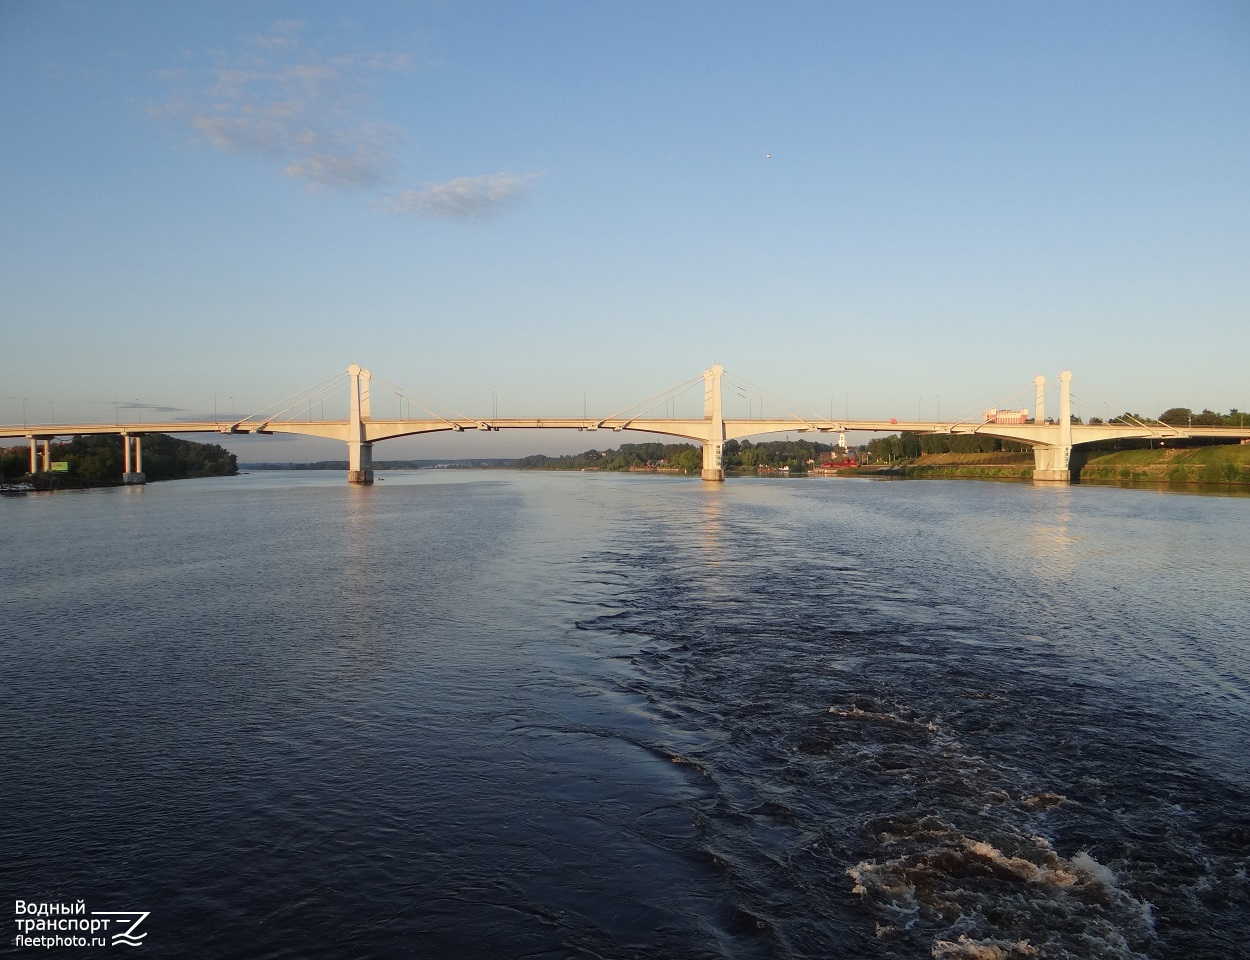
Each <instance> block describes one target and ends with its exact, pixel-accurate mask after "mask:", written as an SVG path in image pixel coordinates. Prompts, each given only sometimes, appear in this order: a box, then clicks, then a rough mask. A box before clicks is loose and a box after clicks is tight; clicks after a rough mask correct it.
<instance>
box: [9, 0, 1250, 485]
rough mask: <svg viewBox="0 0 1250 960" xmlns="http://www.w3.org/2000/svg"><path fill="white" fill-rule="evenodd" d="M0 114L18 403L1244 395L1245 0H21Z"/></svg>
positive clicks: (573, 440)
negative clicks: (719, 369)
mask: <svg viewBox="0 0 1250 960" xmlns="http://www.w3.org/2000/svg"><path fill="white" fill-rule="evenodd" d="M0 129H2V130H3V131H4V135H3V137H0V183H2V184H3V186H2V187H0V224H3V229H0V328H2V329H3V344H4V346H3V350H0V380H2V381H3V382H2V383H0V423H21V422H23V419H22V418H23V416H25V418H26V420H27V421H29V422H35V421H40V422H42V421H48V420H52V421H54V422H62V423H64V422H71V421H86V422H106V421H109V420H111V419H113V418H114V417H115V416H117V415H118V414H117V412H116V410H115V405H116V406H117V407H120V408H121V413H120V415H121V416H122V417H123V419H124V418H126V417H127V416H130V417H131V418H132V419H133V418H135V417H141V418H147V419H180V418H200V417H208V416H211V414H212V413H213V411H214V409H216V410H217V412H218V413H219V414H220V415H222V416H224V415H225V414H226V412H227V411H229V410H231V409H233V410H234V411H236V412H237V414H238V415H240V416H242V414H243V413H244V412H250V411H255V410H260V409H263V408H266V407H269V406H270V405H271V404H274V403H276V402H277V401H280V400H282V399H283V398H286V397H288V396H291V395H294V394H297V393H298V392H299V391H301V390H302V389H304V388H306V387H308V386H310V385H312V384H315V383H318V382H320V381H322V380H325V379H326V378H328V377H331V376H333V375H335V374H336V373H338V372H340V371H343V370H344V369H345V368H346V367H347V365H348V364H349V363H351V362H353V361H354V362H359V363H361V364H362V365H363V366H365V367H366V368H368V369H370V370H371V371H372V372H373V374H374V375H375V377H376V378H378V382H379V384H380V383H381V381H382V380H385V381H387V382H389V383H392V384H397V385H399V386H401V387H403V388H404V389H405V390H406V391H407V392H408V395H409V396H410V397H416V398H425V400H427V401H428V402H429V403H430V404H431V405H434V404H436V405H437V407H438V409H440V410H444V411H455V412H458V413H462V414H464V415H467V416H488V415H490V414H491V413H492V412H493V411H495V410H497V411H498V415H499V416H501V417H509V416H516V417H521V416H579V415H580V414H581V412H582V409H583V406H585V408H586V409H587V410H588V411H589V413H590V414H592V415H595V414H598V415H600V416H607V415H609V414H612V413H615V412H616V411H618V410H620V409H622V408H624V407H627V406H629V405H630V404H633V403H635V402H636V401H639V400H642V399H643V398H646V397H650V396H652V395H653V394H657V393H660V392H661V391H664V390H665V389H666V388H668V387H670V386H671V385H673V384H677V383H679V382H682V381H685V380H687V379H689V378H691V377H695V376H697V375H698V374H699V373H701V372H702V371H703V370H704V369H706V368H707V367H708V366H709V365H711V364H712V363H715V362H720V363H723V364H724V366H725V368H726V370H727V371H728V372H729V373H730V374H731V375H733V376H735V377H737V378H739V379H740V380H741V381H746V382H749V383H751V384H754V385H757V386H758V387H759V388H760V389H761V391H762V392H766V394H767V396H768V397H769V399H768V400H767V401H766V404H767V405H766V407H765V410H766V412H769V413H772V412H775V411H776V409H777V407H776V406H774V404H775V403H777V400H776V398H778V397H779V398H783V399H784V401H785V402H786V405H787V406H788V407H789V408H790V409H792V410H794V411H797V412H799V413H802V414H805V415H809V416H821V415H823V416H828V415H830V414H831V413H832V414H834V415H837V416H843V415H849V416H850V417H853V418H888V417H891V416H893V417H898V418H900V419H903V418H908V419H910V418H911V417H913V416H921V417H923V418H925V419H936V418H939V417H940V418H944V419H956V418H963V417H966V416H973V415H976V414H979V411H980V410H982V409H984V408H986V407H989V406H1019V405H1022V404H1031V390H1032V388H1031V381H1032V379H1033V377H1034V376H1035V375H1037V374H1039V373H1041V374H1043V375H1045V376H1047V377H1048V378H1049V379H1050V380H1051V381H1052V382H1054V381H1055V380H1056V379H1057V377H1058V374H1059V372H1060V371H1061V370H1063V369H1070V370H1072V371H1073V374H1074V377H1075V380H1074V384H1073V398H1074V408H1075V412H1077V413H1078V414H1081V415H1083V416H1085V417H1087V418H1088V417H1090V416H1108V415H1111V416H1114V415H1116V414H1118V413H1120V412H1123V411H1125V410H1131V411H1134V412H1140V413H1145V414H1158V413H1160V412H1162V410H1164V409H1165V408H1167V407H1171V406H1190V407H1193V408H1195V409H1202V408H1204V407H1210V408H1212V409H1215V410H1218V411H1221V412H1223V411H1227V410H1228V409H1230V408H1237V409H1242V410H1244V409H1248V408H1250V376H1247V368H1248V366H1250V364H1248V363H1247V358H1248V356H1250V350H1248V348H1250V323H1248V321H1250V5H1247V4H1246V3H1244V2H1243V0H1227V2H1222V0H1194V2H1186V3H1175V2H1167V3H1156V2H1151V0H1131V2H1118V0H1106V2H1100V3H1088V2H1073V3H1067V2H1053V3H1045V4H1023V3H1001V2H960V0H950V2H929V0H923V2H921V0H915V2H912V0H882V2H874V3H868V2H828V0H825V2H813V3H806V2H780V3H767V4H766V3H735V2H696V0H691V2H682V3H651V2H646V0H640V2H632V3H628V4H623V3H608V2H572V0H566V2H546V0H526V2H521V0H516V2H506V3H505V2H475V3H455V2H403V3H399V2H394V3H392V2H364V3H353V4H343V3H341V2H335V3H328V2H315V0H314V2H298V3H295V2H283V0H256V2H234V0H225V2H215V3H212V4H200V3H181V2H157V0H143V2H123V0H99V2H61V0H0ZM344 382H345V381H344ZM696 393H697V392H696ZM731 393H732V392H731ZM692 398H693V399H692ZM680 402H681V403H685V404H693V406H690V407H689V408H688V409H687V408H685V407H683V408H681V409H678V407H677V406H674V407H673V410H674V412H681V413H686V412H701V410H699V409H697V408H699V407H700V406H701V397H699V396H697V395H695V394H687V395H686V396H685V398H684V399H683V400H682V401H680ZM753 402H754V401H751V400H749V399H744V398H743V397H741V396H738V395H736V394H734V395H729V396H727V398H726V404H727V412H728V413H729V414H731V415H738V414H740V415H745V414H746V413H747V411H748V407H749V406H750V405H751V404H752V403H753ZM401 403H402V402H401V401H400V400H398V399H396V398H395V397H393V396H392V395H390V394H389V393H386V392H385V389H384V388H382V387H380V386H379V387H377V388H375V396H374V406H375V411H377V412H379V413H382V414H388V415H391V414H398V413H399V412H401V411H405V412H406V411H407V410H409V409H412V407H411V405H409V406H408V407H404V406H402V405H401ZM1048 403H1050V404H1054V403H1057V400H1056V399H1054V398H1052V399H1050V400H1048ZM392 406H393V408H394V409H393V410H392V409H391V407H392ZM738 407H741V408H742V409H741V411H739V410H738ZM1051 409H1057V407H1051ZM316 412H317V414H318V415H320V410H318V411H316ZM660 412H663V411H660ZM755 412H758V411H755ZM327 415H329V414H328V412H327ZM201 439H203V438H201ZM645 439H647V438H646V437H644V436H640V435H629V434H625V435H612V436H611V437H609V438H608V439H607V440H606V441H603V442H601V443H600V444H599V445H601V446H602V445H605V444H609V443H610V444H612V445H614V444H615V443H617V442H620V441H621V440H624V441H625V442H629V441H631V440H635V441H639V440H645ZM774 439H777V438H774ZM223 443H224V445H226V446H228V447H230V448H231V449H233V450H235V451H236V452H240V453H241V454H243V456H245V457H246V458H247V459H249V460H265V459H272V460H298V459H320V458H322V457H334V458H343V457H345V456H346V453H345V451H344V450H343V449H342V445H341V444H336V443H331V442H328V441H322V442H315V441H306V440H292V439H288V440H280V439H276V438H275V439H263V438H262V439H253V440H250V441H233V440H232V441H229V442H224V441H223ZM594 445H595V444H593V443H591V442H589V441H588V440H587V438H586V437H584V436H582V435H580V434H577V433H575V432H573V433H564V432H558V433H557V432H542V433H530V432H525V433H502V434H489V435H482V434H477V435H472V436H471V435H465V434H454V435H453V434H438V435H434V436H428V437H424V438H420V439H409V440H397V441H389V442H386V443H383V444H380V445H378V446H377V447H376V448H375V450H374V456H375V459H381V460H385V459H398V458H402V457H426V456H428V457H433V458H440V457H453V456H470V457H476V456H483V457H484V456H514V455H520V454H525V453H536V452H544V453H560V452H571V451H577V450H582V449H586V448H588V447H590V446H594Z"/></svg>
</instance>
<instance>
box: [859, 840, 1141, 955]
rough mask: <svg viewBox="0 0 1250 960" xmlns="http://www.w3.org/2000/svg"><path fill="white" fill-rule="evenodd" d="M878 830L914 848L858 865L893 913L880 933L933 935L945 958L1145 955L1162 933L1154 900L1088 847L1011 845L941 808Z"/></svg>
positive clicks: (879, 905) (872, 899)
mask: <svg viewBox="0 0 1250 960" xmlns="http://www.w3.org/2000/svg"><path fill="white" fill-rule="evenodd" d="M904 833H905V835H904ZM877 839H878V842H880V843H882V845H883V846H885V847H887V848H899V847H907V848H910V849H909V850H908V851H907V852H904V853H901V854H900V855H898V856H895V857H893V858H890V859H884V860H879V861H872V860H866V861H863V862H861V863H857V864H856V865H855V866H853V867H851V868H849V869H848V870H847V871H846V872H847V874H848V876H850V877H851V879H852V880H854V881H855V885H854V887H853V889H852V892H853V893H856V894H858V895H860V896H862V897H864V898H865V900H866V901H868V902H869V903H871V904H872V905H873V907H874V908H875V909H876V910H878V911H879V912H881V913H882V914H884V915H885V917H886V918H887V919H888V921H889V922H888V923H887V924H885V925H882V924H878V927H877V936H878V937H879V938H881V939H891V938H893V937H895V936H904V935H907V934H911V935H925V934H929V935H932V936H933V941H932V952H933V956H934V957H935V958H938V960H1016V958H1024V957H1032V956H1045V957H1047V958H1065V960H1084V958H1088V957H1090V956H1098V957H1101V958H1117V960H1141V958H1142V957H1143V956H1144V955H1143V954H1142V953H1140V952H1138V951H1139V950H1140V949H1141V948H1143V947H1144V946H1145V945H1146V944H1147V943H1148V942H1149V941H1150V940H1151V939H1152V938H1153V934H1154V922H1153V914H1152V909H1151V906H1150V904H1148V903H1142V902H1141V901H1138V900H1135V899H1134V898H1133V897H1131V896H1130V895H1129V894H1127V893H1126V892H1124V891H1123V890H1122V889H1120V887H1119V886H1118V885H1117V883H1116V876H1115V874H1114V873H1113V872H1112V871H1111V870H1110V869H1109V868H1107V867H1106V866H1104V865H1102V864H1100V863H1098V861H1097V860H1095V859H1094V858H1093V857H1092V856H1091V855H1090V854H1089V853H1088V852H1085V851H1082V852H1080V853H1078V854H1076V855H1075V856H1073V857H1072V858H1070V859H1064V858H1063V857H1061V856H1059V855H1058V854H1057V853H1056V852H1055V851H1054V849H1053V848H1052V847H1051V845H1050V843H1049V842H1048V841H1047V840H1046V839H1045V838H1043V837H1038V836H1031V837H1022V836H1020V835H1014V836H1011V837H1009V838H1005V839H1008V840H1009V842H1011V843H1012V846H1013V848H1014V852H1004V851H1003V850H1002V849H1000V847H999V846H996V845H995V844H994V843H991V842H989V841H988V840H984V839H979V838H974V837H968V836H964V835H962V834H960V833H959V832H958V831H957V830H956V829H955V828H953V827H951V826H950V825H949V824H945V823H943V822H942V821H940V820H938V819H937V818H933V817H926V818H923V820H921V821H919V822H917V823H916V825H915V828H914V829H910V830H907V831H905V832H899V833H897V834H891V833H881V834H879V835H878V837H877Z"/></svg>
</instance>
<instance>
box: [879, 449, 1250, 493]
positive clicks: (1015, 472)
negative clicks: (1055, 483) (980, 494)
mask: <svg viewBox="0 0 1250 960" xmlns="http://www.w3.org/2000/svg"><path fill="white" fill-rule="evenodd" d="M1071 466H1072V473H1073V479H1074V480H1075V481H1076V482H1077V483H1124V482H1132V483H1202V484H1224V485H1230V486H1250V444H1233V445H1225V446H1213V447H1179V448H1170V447H1163V448H1159V447H1156V448H1154V449H1152V450H1151V449H1148V450H1110V451H1089V452H1085V451H1083V450H1082V449H1081V448H1080V447H1077V448H1076V450H1075V451H1073V454H1072V465H1071ZM864 472H865V473H867V472H869V471H864ZM894 472H897V473H901V474H902V475H903V476H906V477H915V478H949V479H973V480H1030V479H1032V477H1033V454H1032V453H930V454H925V455H923V456H921V457H919V458H918V459H916V460H914V461H912V462H911V463H907V464H903V465H901V466H900V467H899V468H897V469H896V470H895V471H894Z"/></svg>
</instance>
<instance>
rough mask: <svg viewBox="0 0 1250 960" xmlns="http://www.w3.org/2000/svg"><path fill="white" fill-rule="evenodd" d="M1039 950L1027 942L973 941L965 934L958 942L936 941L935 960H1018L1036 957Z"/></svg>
mask: <svg viewBox="0 0 1250 960" xmlns="http://www.w3.org/2000/svg"><path fill="white" fill-rule="evenodd" d="M1036 956H1037V949H1036V948H1035V947H1034V946H1033V945H1032V944H1031V943H1029V941H1027V940H1017V941H1016V942H1015V943H1007V942H1005V941H1002V940H972V939H970V938H969V937H967V936H966V935H964V934H960V935H959V939H958V940H954V941H951V940H936V941H934V943H933V958H934V960H1016V958H1018V957H1036Z"/></svg>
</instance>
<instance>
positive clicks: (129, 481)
mask: <svg viewBox="0 0 1250 960" xmlns="http://www.w3.org/2000/svg"><path fill="white" fill-rule="evenodd" d="M131 441H134V452H133V455H132V453H131V447H130V443H131ZM122 461H123V463H124V466H123V467H122V483H124V484H126V485H127V486H140V485H142V484H145V483H147V482H148V478H147V477H145V476H144V475H143V443H142V441H141V440H140V438H139V437H132V436H130V434H128V433H123V434H122Z"/></svg>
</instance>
